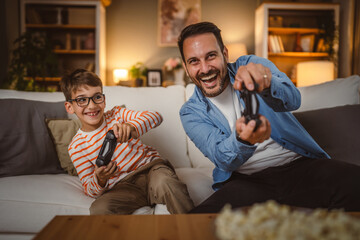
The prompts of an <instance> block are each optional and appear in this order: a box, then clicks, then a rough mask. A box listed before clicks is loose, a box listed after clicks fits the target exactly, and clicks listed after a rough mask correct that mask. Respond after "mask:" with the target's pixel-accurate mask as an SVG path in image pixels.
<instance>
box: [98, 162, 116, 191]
mask: <svg viewBox="0 0 360 240" xmlns="http://www.w3.org/2000/svg"><path fill="white" fill-rule="evenodd" d="M117 171H118V166H117V165H116V162H113V161H110V162H109V164H108V165H106V166H101V167H98V166H97V165H96V164H95V175H96V177H97V180H98V183H99V185H100V186H101V187H105V185H106V182H107V181H108V180H109V178H111V177H112V176H114V175H115V174H116V173H117Z"/></svg>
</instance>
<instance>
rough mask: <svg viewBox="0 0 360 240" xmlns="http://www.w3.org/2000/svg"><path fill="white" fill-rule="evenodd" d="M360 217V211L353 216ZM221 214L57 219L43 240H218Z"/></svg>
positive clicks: (102, 216) (50, 225)
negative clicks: (216, 224)
mask: <svg viewBox="0 0 360 240" xmlns="http://www.w3.org/2000/svg"><path fill="white" fill-rule="evenodd" d="M349 214H350V215H352V216H355V217H359V218H360V212H352V213H349ZM216 216H217V214H175V215H106V216H105V215H100V216H56V217H55V218H54V219H53V220H51V221H50V223H49V224H48V225H46V226H45V228H44V229H43V230H42V231H40V232H39V233H38V234H37V235H36V237H35V238H34V239H35V240H40V239H46V240H48V239H62V240H63V239H66V240H67V239H76V240H78V239H87V240H88V239H90V240H91V239H96V240H98V239H110V240H111V239H116V240H119V239H121V240H129V239H146V240H155V239H156V240H160V239H161V240H165V239H166V240H189V239H196V240H201V239H206V240H216V237H215V226H214V219H215V218H216Z"/></svg>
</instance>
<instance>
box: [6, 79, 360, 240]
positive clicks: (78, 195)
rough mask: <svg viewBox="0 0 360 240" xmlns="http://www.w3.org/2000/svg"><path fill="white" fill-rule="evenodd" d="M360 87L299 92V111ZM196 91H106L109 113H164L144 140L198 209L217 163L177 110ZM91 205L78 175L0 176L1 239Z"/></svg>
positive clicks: (340, 100)
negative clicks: (116, 107) (119, 109)
mask: <svg viewBox="0 0 360 240" xmlns="http://www.w3.org/2000/svg"><path fill="white" fill-rule="evenodd" d="M359 85H360V77H359V76H356V75H355V76H351V77H349V78H346V79H337V80H334V81H331V82H327V83H324V84H321V85H318V86H310V87H303V88H300V91H301V93H302V102H303V103H302V106H301V108H300V109H299V111H308V110H312V109H322V108H333V107H336V106H340V105H347V104H351V105H354V104H359V103H360V101H359V99H360V97H359ZM193 90H194V85H193V84H190V85H188V86H187V87H186V88H184V87H182V86H170V87H167V88H127V87H119V86H114V87H104V93H105V95H106V109H110V108H112V107H113V106H114V105H121V104H125V105H126V107H127V108H130V109H134V110H155V111H158V112H160V113H161V114H162V116H163V119H164V121H163V123H162V124H161V125H160V126H159V127H158V128H156V129H153V130H151V131H150V132H148V133H147V134H146V135H144V136H143V137H142V141H143V142H144V143H145V144H148V145H151V146H153V147H155V148H156V149H157V150H158V151H159V152H160V154H161V155H162V156H163V157H165V158H167V159H168V160H169V161H170V162H171V163H172V164H173V165H174V167H175V168H176V172H177V174H178V176H179V178H180V179H181V180H182V181H183V182H185V183H186V184H187V187H188V190H189V193H190V196H191V198H192V199H193V201H194V203H195V205H198V204H199V203H201V202H202V201H203V200H205V199H206V198H207V197H208V196H210V195H211V194H212V193H213V190H212V188H211V184H212V177H211V176H212V169H213V164H212V163H211V162H210V161H209V160H208V159H207V158H206V157H204V156H203V154H202V153H200V152H199V150H198V149H197V148H196V147H195V146H194V144H193V143H192V142H191V141H189V139H188V138H187V136H186V134H185V132H184V130H183V128H182V125H181V121H180V118H179V110H180V108H181V106H182V105H183V103H184V102H185V101H186V99H187V98H189V97H190V96H191V95H192V93H193ZM333 93H335V94H333ZM10 98H16V99H28V100H36V101H45V102H59V101H64V96H63V94H62V93H61V92H55V93H44V92H19V91H14V90H0V99H10ZM2 114H7V113H4V112H3V113H2ZM0 127H1V128H5V127H9V128H10V127H14V126H0ZM0 166H2V165H1V157H0ZM92 201H93V199H92V198H90V197H87V196H86V195H85V194H84V192H83V189H82V186H81V183H80V181H79V179H78V177H77V176H70V175H68V174H36V175H20V176H8V177H1V178H0V212H1V216H0V239H30V238H32V237H33V236H34V235H35V234H36V233H37V232H39V231H40V230H41V229H42V228H43V227H44V226H45V225H46V224H47V223H48V222H49V221H50V220H51V219H52V218H53V217H54V216H55V215H88V214H89V207H90V205H91V203H92ZM137 213H138V214H152V213H155V214H165V213H167V210H166V207H164V206H161V205H159V206H156V207H155V209H150V208H142V209H140V210H138V211H137Z"/></svg>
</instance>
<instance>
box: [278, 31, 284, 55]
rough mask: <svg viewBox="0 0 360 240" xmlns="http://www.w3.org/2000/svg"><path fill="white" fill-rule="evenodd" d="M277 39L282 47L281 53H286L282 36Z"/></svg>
mask: <svg viewBox="0 0 360 240" xmlns="http://www.w3.org/2000/svg"><path fill="white" fill-rule="evenodd" d="M277 38H278V42H279V46H280V52H285V49H284V44H283V41H282V38H281V37H280V35H277Z"/></svg>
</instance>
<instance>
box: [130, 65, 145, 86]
mask: <svg viewBox="0 0 360 240" xmlns="http://www.w3.org/2000/svg"><path fill="white" fill-rule="evenodd" d="M129 73H130V77H131V78H132V79H134V80H135V85H136V86H137V87H139V86H142V85H143V82H144V79H146V73H147V68H146V67H145V65H144V64H143V63H142V62H137V63H136V64H134V65H133V66H132V67H131V68H130V70H129Z"/></svg>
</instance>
